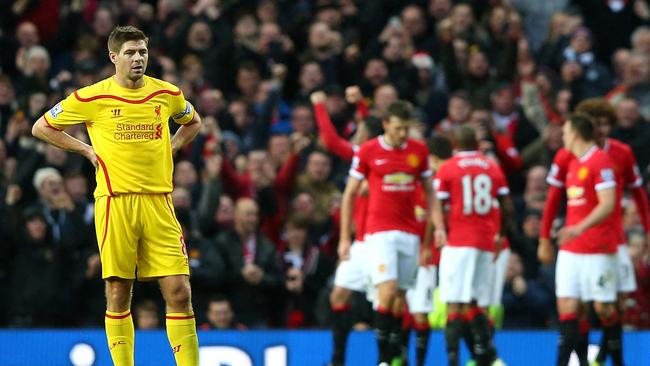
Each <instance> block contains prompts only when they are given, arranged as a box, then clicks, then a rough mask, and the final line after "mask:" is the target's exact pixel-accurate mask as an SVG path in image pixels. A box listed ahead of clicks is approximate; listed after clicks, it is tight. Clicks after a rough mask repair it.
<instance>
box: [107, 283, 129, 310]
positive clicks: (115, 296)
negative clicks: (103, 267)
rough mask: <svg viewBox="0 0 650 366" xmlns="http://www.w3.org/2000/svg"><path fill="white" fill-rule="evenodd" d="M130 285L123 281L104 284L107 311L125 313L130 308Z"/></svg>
mask: <svg viewBox="0 0 650 366" xmlns="http://www.w3.org/2000/svg"><path fill="white" fill-rule="evenodd" d="M130 300H131V284H130V282H124V281H107V282H106V303H107V305H108V308H109V310H112V311H125V310H127V309H128V308H129V306H130Z"/></svg>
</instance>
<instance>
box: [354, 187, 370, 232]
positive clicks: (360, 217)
mask: <svg viewBox="0 0 650 366" xmlns="http://www.w3.org/2000/svg"><path fill="white" fill-rule="evenodd" d="M367 211H368V196H367V195H365V194H357V195H356V196H355V197H354V213H353V220H354V240H355V241H356V242H359V243H360V242H363V237H364V236H366V212H367Z"/></svg>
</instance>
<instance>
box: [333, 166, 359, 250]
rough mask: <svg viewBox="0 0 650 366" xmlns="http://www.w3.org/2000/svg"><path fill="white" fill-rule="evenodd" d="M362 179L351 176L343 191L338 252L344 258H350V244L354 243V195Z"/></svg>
mask: <svg viewBox="0 0 650 366" xmlns="http://www.w3.org/2000/svg"><path fill="white" fill-rule="evenodd" d="M361 183H362V181H361V180H359V179H357V178H353V177H349V178H348V183H347V184H346V186H345V191H343V201H342V202H341V229H340V233H339V234H340V235H339V247H338V254H339V258H341V259H342V260H345V259H348V256H349V253H350V246H351V245H352V243H351V241H350V238H351V236H352V208H353V207H352V206H353V202H354V196H355V194H356V193H357V191H358V190H359V188H360V187H361Z"/></svg>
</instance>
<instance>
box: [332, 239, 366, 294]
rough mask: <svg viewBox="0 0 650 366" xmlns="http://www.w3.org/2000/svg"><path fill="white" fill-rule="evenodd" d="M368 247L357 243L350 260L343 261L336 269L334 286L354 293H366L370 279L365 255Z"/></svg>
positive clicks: (352, 247) (351, 252) (351, 250)
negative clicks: (366, 269) (365, 264)
mask: <svg viewBox="0 0 650 366" xmlns="http://www.w3.org/2000/svg"><path fill="white" fill-rule="evenodd" d="M366 247H367V245H366V244H365V243H364V242H357V241H355V242H354V243H352V246H351V247H350V258H348V260H345V261H341V263H339V266H338V267H336V273H335V274H334V285H335V286H338V287H343V288H345V289H348V290H352V291H360V292H364V291H366V288H367V287H368V284H369V282H370V279H369V277H368V275H367V274H366V273H367V272H366V271H365V268H364V264H363V262H364V260H365V258H364V254H365V251H366Z"/></svg>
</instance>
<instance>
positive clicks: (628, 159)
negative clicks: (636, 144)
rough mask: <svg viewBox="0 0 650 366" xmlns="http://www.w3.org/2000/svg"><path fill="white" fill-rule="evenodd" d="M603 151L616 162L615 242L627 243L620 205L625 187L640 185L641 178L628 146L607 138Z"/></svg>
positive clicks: (641, 183)
mask: <svg viewBox="0 0 650 366" xmlns="http://www.w3.org/2000/svg"><path fill="white" fill-rule="evenodd" d="M603 151H604V152H605V153H606V154H607V156H609V159H610V160H611V162H612V163H614V162H616V164H613V165H614V175H615V176H616V205H615V206H614V212H613V213H612V215H613V216H614V221H615V222H616V232H617V234H618V243H617V244H624V243H627V236H626V235H625V230H624V229H623V207H622V206H621V201H622V200H623V193H624V191H625V188H637V187H641V185H643V178H641V172H639V167H638V166H637V164H636V158H635V157H634V153H633V152H632V149H630V147H629V146H627V145H626V144H624V143H622V142H620V141H618V140H614V139H607V140H605V146H603Z"/></svg>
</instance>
